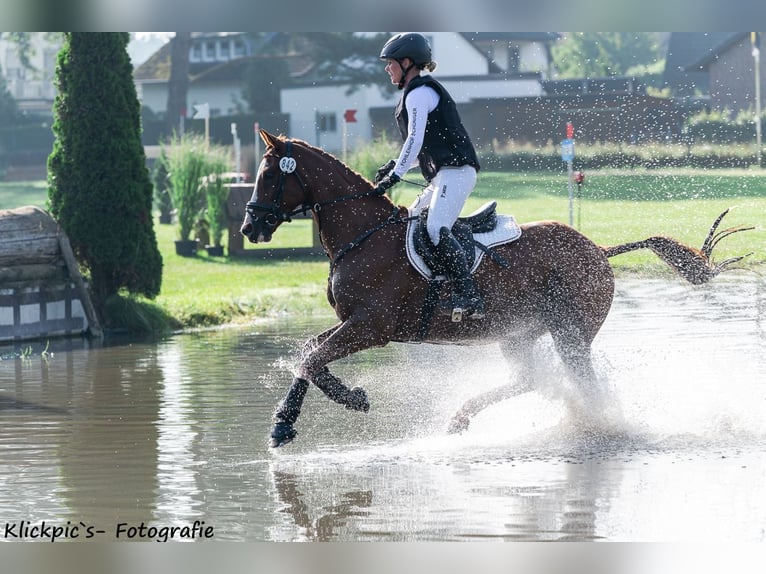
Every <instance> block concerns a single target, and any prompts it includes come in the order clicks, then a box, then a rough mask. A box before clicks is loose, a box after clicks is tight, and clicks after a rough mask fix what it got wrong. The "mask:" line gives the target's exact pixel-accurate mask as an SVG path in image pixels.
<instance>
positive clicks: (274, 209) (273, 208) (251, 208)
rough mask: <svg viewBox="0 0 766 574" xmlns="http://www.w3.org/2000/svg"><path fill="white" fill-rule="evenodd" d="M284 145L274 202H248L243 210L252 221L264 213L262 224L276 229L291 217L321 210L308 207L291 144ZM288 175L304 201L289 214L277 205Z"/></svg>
mask: <svg viewBox="0 0 766 574" xmlns="http://www.w3.org/2000/svg"><path fill="white" fill-rule="evenodd" d="M286 144H287V149H286V155H285V156H284V157H282V158H280V160H279V169H280V173H279V182H278V183H277V193H276V194H275V195H274V200H273V202H272V203H271V205H266V204H263V203H258V202H257V201H248V202H247V204H246V205H245V210H246V211H247V213H248V214H249V215H250V217H252V218H253V221H258V219H259V216H258V213H261V212H263V213H265V214H266V215H265V216H264V222H265V223H266V225H268V226H269V227H276V226H277V225H278V224H279V223H281V222H290V221H292V217H293V216H294V215H298V214H299V213H302V214H303V215H306V212H307V211H308V210H310V209H311V210H314V211H319V210H320V209H321V206H320V205H319V204H317V205H315V206H311V205H310V202H309V201H308V199H309V197H308V193H307V192H306V186H305V185H304V184H303V180H302V179H301V176H300V174H299V173H298V172H297V171H295V168H296V167H297V164H296V162H295V158H293V157H292V148H293V142H291V141H290V140H287V142H286ZM290 174H292V175H294V176H295V177H296V178H297V179H298V184H299V185H300V186H301V190H302V191H303V197H304V198H305V200H306V201H304V202H303V204H302V205H301V206H300V207H298V208H296V209H294V210H292V211H290V212H286V211H283V210H281V209H280V208H279V205H280V203H281V202H282V196H283V195H284V193H285V179H287V176H288V175H290Z"/></svg>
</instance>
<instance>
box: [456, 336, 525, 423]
mask: <svg viewBox="0 0 766 574" xmlns="http://www.w3.org/2000/svg"><path fill="white" fill-rule="evenodd" d="M533 346H534V341H524V342H523V343H521V342H518V341H513V342H505V343H501V344H500V350H501V351H502V352H503V355H504V356H505V358H506V359H508V361H509V362H510V363H511V364H512V365H513V366H516V367H517V368H518V371H517V372H518V376H517V377H516V380H515V381H513V382H510V383H507V384H505V385H501V386H499V387H496V388H494V389H492V390H490V391H487V392H484V393H482V394H480V395H478V396H476V397H473V398H471V399H469V400H467V401H466V402H465V403H464V404H463V406H462V407H460V410H458V412H457V413H456V414H455V416H454V417H452V420H451V421H450V424H449V427H448V429H447V432H448V433H457V432H462V431H464V430H466V429H467V428H468V425H469V424H470V423H471V419H472V418H473V417H474V416H476V415H477V414H478V413H479V412H480V411H482V410H484V409H486V408H487V407H489V406H491V405H493V404H495V403H499V402H500V401H504V400H507V399H510V398H513V397H516V396H518V395H522V394H524V393H527V392H529V391H531V390H533V389H534V387H535V385H534V380H533V378H534V377H533V368H532V353H533Z"/></svg>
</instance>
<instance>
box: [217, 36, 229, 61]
mask: <svg viewBox="0 0 766 574" xmlns="http://www.w3.org/2000/svg"><path fill="white" fill-rule="evenodd" d="M230 50H231V47H230V43H229V41H228V40H221V41H220V42H219V44H218V59H219V60H228V59H229V57H230V55H229V51H230Z"/></svg>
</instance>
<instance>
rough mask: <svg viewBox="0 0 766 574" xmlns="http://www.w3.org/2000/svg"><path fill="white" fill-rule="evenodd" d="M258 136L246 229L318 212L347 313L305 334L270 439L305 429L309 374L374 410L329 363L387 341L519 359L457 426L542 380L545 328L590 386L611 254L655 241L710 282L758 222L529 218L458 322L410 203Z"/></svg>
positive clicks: (254, 231)
mask: <svg viewBox="0 0 766 574" xmlns="http://www.w3.org/2000/svg"><path fill="white" fill-rule="evenodd" d="M260 137H261V139H262V140H263V142H264V143H265V144H266V149H265V152H264V154H263V157H262V160H261V163H260V166H259V168H258V172H257V176H256V179H255V183H254V188H253V194H252V198H251V200H250V201H249V202H248V203H247V205H246V210H245V214H244V221H243V224H242V226H241V228H240V232H241V233H242V234H243V235H244V236H245V237H247V238H248V239H249V240H250V241H251V242H253V243H260V242H268V241H270V240H271V238H272V236H273V234H274V232H275V231H276V230H277V228H279V226H280V225H282V224H283V223H286V222H289V221H291V219H292V217H293V216H295V215H297V214H298V213H304V214H306V213H308V212H310V213H311V216H312V217H313V219H314V221H315V222H316V224H317V226H318V229H319V237H320V240H321V243H322V246H323V248H324V251H325V253H326V255H327V257H328V258H329V260H330V269H329V276H328V282H327V299H328V301H329V304H330V305H331V306H332V308H333V309H334V310H335V314H336V315H337V318H338V320H339V321H338V323H337V324H335V325H334V326H333V327H331V328H329V329H327V330H325V331H324V332H322V333H320V334H318V335H316V336H314V337H312V338H310V339H309V340H308V341H307V342H306V343H305V344H304V346H303V349H302V352H301V354H300V361H299V364H298V365H297V369H296V372H295V373H294V378H293V381H292V383H291V385H290V387H289V389H288V391H287V394H286V395H285V397H284V399H283V400H282V401H280V403H279V404H278V405H277V407H276V410H275V412H274V416H273V426H272V428H271V432H270V446H271V447H279V446H282V445H285V444H288V443H290V442H291V441H292V440H294V439H295V437H296V436H297V430H296V429H295V426H294V425H295V423H296V421H297V419H298V416H299V415H300V411H301V407H302V404H303V400H304V397H305V395H306V392H307V390H308V388H309V384H310V383H313V384H314V385H315V386H316V387H318V388H319V389H320V390H321V391H322V392H323V393H324V394H325V395H327V397H328V398H329V399H331V400H332V401H335V402H337V403H339V404H341V405H343V406H345V407H346V408H347V409H350V410H354V411H361V412H367V411H368V410H369V408H370V405H369V401H368V397H367V393H366V392H365V390H364V389H362V388H360V387H353V388H349V387H348V386H347V385H346V384H345V383H343V382H342V381H341V380H340V379H339V378H338V377H336V376H334V375H333V374H332V373H331V372H330V371H329V369H328V364H330V363H332V362H333V361H337V360H339V359H342V358H344V357H347V356H349V355H351V354H353V353H357V352H360V351H363V350H365V349H370V348H373V347H380V346H385V345H387V344H388V343H389V342H425V343H449V344H457V345H468V344H486V343H498V344H499V346H500V349H501V351H502V353H503V355H504V356H505V358H506V359H508V360H509V361H513V362H515V363H516V364H517V365H518V378H517V381H515V382H510V383H507V384H504V385H502V386H500V387H498V388H496V389H494V390H491V391H489V392H487V393H484V394H482V395H479V396H478V397H476V398H473V399H471V400H469V401H467V402H466V403H465V404H464V405H463V406H462V407H461V408H460V409H459V411H458V412H457V413H456V414H455V416H454V417H453V418H452V420H451V421H450V423H449V425H448V431H449V432H460V431H463V430H465V429H466V428H468V426H469V423H470V419H471V418H472V417H473V416H475V415H476V414H477V413H478V412H479V411H480V410H482V409H484V408H486V407H487V406H489V405H491V404H493V403H495V402H497V401H500V400H504V399H507V398H510V397H513V396H515V395H518V394H520V393H523V392H527V391H530V390H533V389H534V388H535V381H534V380H533V369H532V365H533V356H534V346H535V342H536V341H537V340H538V339H540V338H541V337H542V336H543V335H546V334H550V336H551V337H552V339H553V343H554V348H555V350H556V352H557V353H558V355H559V356H560V357H561V360H562V362H563V364H564V365H565V368H566V371H567V374H568V376H569V377H570V378H571V379H572V380H573V381H574V382H575V383H576V385H577V388H579V389H587V388H588V385H589V384H591V383H590V382H591V381H593V380H595V378H596V373H595V372H594V368H593V364H592V360H591V344H592V342H593V340H594V338H595V337H596V334H597V333H598V331H599V329H600V328H601V326H602V324H603V322H604V320H605V319H606V316H607V314H608V312H609V310H610V307H611V305H612V298H613V295H614V274H613V270H612V268H611V265H610V263H609V262H608V258H610V257H613V256H615V255H619V254H621V253H626V252H629V251H633V250H636V249H644V248H647V249H650V250H652V251H653V252H654V253H656V254H657V255H658V256H659V257H660V258H661V259H662V260H663V261H665V262H666V263H667V264H668V265H669V266H670V267H672V268H673V269H675V270H676V271H677V272H678V273H679V274H680V275H681V277H683V278H684V279H686V280H687V281H689V282H690V283H692V284H702V283H706V282H707V281H709V280H710V279H712V278H713V277H715V276H716V275H718V274H719V273H720V272H722V271H724V270H727V269H729V268H731V266H732V265H733V264H734V263H736V262H737V261H739V260H740V259H742V258H743V257H745V256H744V255H743V256H741V257H734V258H730V259H727V260H725V261H723V262H721V263H718V264H716V263H714V262H713V261H712V259H711V254H712V251H713V248H714V247H715V246H716V245H717V243H718V242H719V241H720V240H721V239H723V238H724V237H726V236H728V235H731V234H732V233H737V232H739V231H743V230H746V229H752V228H745V227H736V228H729V229H726V230H723V231H719V232H717V233H716V229H717V227H718V224H719V223H720V221H721V220H722V219H723V217H724V216H725V215H726V212H724V213H722V214H721V215H720V216H719V217H718V219H716V221H715V222H714V223H713V226H712V227H711V229H710V232H709V234H708V236H707V238H706V240H705V242H704V244H703V246H702V248H701V249H695V248H693V247H690V246H687V245H684V244H682V243H680V242H678V241H676V240H674V239H671V238H668V237H662V236H655V237H650V238H648V239H645V240H642V241H637V242H632V243H625V244H622V245H617V246H613V247H601V246H598V245H596V244H595V243H594V242H593V241H591V240H590V239H588V238H587V237H585V236H584V235H583V234H581V233H580V232H579V231H577V230H576V229H574V228H573V227H571V226H568V225H566V224H563V223H560V222H556V221H535V222H529V223H524V224H522V225H521V229H522V234H521V236H520V238H519V239H518V240H516V241H515V242H512V243H508V244H505V245H500V246H496V247H493V249H492V251H493V252H494V254H495V255H496V256H497V257H485V258H483V259H482V261H481V264H480V265H479V267H478V268H477V269H476V271H475V272H474V280H475V282H476V284H477V286H478V288H479V291H480V292H481V294H482V296H483V298H484V302H485V307H486V314H485V317H484V318H483V319H477V320H470V318H469V319H468V320H462V321H459V322H455V321H453V320H452V319H453V318H452V317H450V316H449V315H446V314H440V313H438V312H437V313H433V312H432V311H433V305H431V306H430V308H429V305H428V301H429V297H432V295H433V293H432V292H431V291H430V287H431V285H432V284H433V282H432V281H427V280H425V279H424V278H423V277H422V276H421V275H419V274H418V273H416V271H415V270H414V269H413V267H412V266H411V265H410V264H409V262H408V258H407V254H406V245H405V241H406V237H405V235H406V225H405V223H406V222H407V221H409V220H410V219H411V216H410V214H409V212H408V209H407V208H406V207H404V206H400V205H395V204H394V203H393V202H392V201H391V199H389V197H387V196H386V195H382V194H378V193H376V191H375V186H374V184H373V183H372V182H370V181H369V180H368V179H366V178H365V177H364V176H362V175H361V174H359V173H357V172H356V171H354V170H353V169H351V168H350V167H349V166H347V165H346V164H345V163H343V162H342V161H340V160H339V159H337V158H335V157H334V156H333V155H331V154H329V153H327V152H326V151H324V150H322V149H320V148H318V147H315V146H312V145H310V144H309V143H307V142H305V141H302V140H297V139H290V138H288V137H286V136H283V135H282V136H275V135H273V134H270V133H268V132H267V131H265V130H260ZM727 211H728V210H727ZM429 311H431V312H429ZM424 325H425V326H426V327H427V328H426V329H424V328H423V327H424Z"/></svg>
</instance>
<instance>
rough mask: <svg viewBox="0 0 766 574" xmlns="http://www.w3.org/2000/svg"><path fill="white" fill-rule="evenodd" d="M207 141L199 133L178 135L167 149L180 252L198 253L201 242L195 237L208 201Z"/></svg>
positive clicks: (169, 179) (165, 150) (177, 244)
mask: <svg viewBox="0 0 766 574" xmlns="http://www.w3.org/2000/svg"><path fill="white" fill-rule="evenodd" d="M206 148H207V145H206V142H205V140H204V138H203V137H201V136H199V135H195V134H185V135H183V136H181V137H177V136H174V137H173V138H172V139H171V142H170V145H169V146H167V148H165V149H164V150H163V153H165V154H166V157H167V164H168V172H169V178H168V182H169V184H170V185H169V191H170V198H171V200H172V202H173V207H174V208H175V210H176V219H177V222H178V237H179V239H178V240H177V241H176V253H177V254H178V255H184V256H190V255H195V254H196V253H197V242H196V241H195V240H194V239H192V238H191V233H192V230H193V229H194V224H195V223H196V222H197V221H198V220H199V219H200V217H201V215H202V210H203V207H204V202H205V191H204V187H203V178H204V177H205V175H206V174H207V165H208V160H207V149H206Z"/></svg>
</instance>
